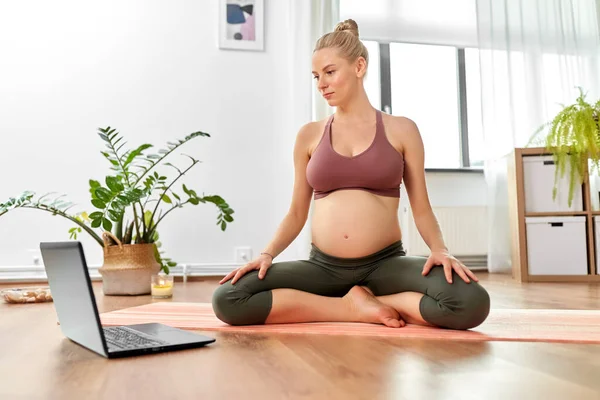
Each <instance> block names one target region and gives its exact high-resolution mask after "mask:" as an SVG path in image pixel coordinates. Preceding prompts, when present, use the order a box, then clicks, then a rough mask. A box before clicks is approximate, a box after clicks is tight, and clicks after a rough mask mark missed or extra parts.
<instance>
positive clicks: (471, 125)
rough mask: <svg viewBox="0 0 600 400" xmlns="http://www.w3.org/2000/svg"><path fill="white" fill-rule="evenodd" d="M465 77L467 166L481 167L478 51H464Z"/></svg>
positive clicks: (481, 141)
mask: <svg viewBox="0 0 600 400" xmlns="http://www.w3.org/2000/svg"><path fill="white" fill-rule="evenodd" d="M465 77H466V79H465V81H466V82H465V83H466V99H467V105H466V108H467V132H468V135H467V136H468V140H469V165H470V166H471V167H483V159H484V151H485V150H484V144H483V118H482V116H481V80H480V74H479V50H478V49H465Z"/></svg>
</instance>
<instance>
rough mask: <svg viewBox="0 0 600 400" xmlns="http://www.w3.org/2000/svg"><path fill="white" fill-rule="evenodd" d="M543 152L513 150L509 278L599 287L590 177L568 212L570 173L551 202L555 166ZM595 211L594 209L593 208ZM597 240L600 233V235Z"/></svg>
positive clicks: (536, 149) (510, 195)
mask: <svg viewBox="0 0 600 400" xmlns="http://www.w3.org/2000/svg"><path fill="white" fill-rule="evenodd" d="M552 160H553V158H552V154H551V153H550V152H549V151H548V150H546V149H545V148H516V149H515V150H514V153H513V155H512V157H510V160H509V170H508V189H509V213H510V223H511V251H512V272H513V277H514V278H515V279H517V280H520V281H521V282H590V281H598V282H600V275H599V272H598V271H599V270H600V269H599V268H598V266H597V265H596V264H597V263H596V259H599V260H598V264H600V257H598V254H599V251H598V249H599V248H600V238H599V240H596V239H595V235H594V234H595V231H596V230H595V229H594V228H595V226H596V225H595V223H594V221H595V216H596V215H597V216H599V218H598V224H599V225H598V226H599V227H600V211H597V210H596V211H594V208H593V207H592V202H591V197H590V179H589V178H590V177H589V176H588V175H586V176H585V177H584V182H583V184H582V185H581V186H577V187H576V190H575V194H574V198H573V201H572V204H571V206H570V207H569V206H568V202H567V197H568V186H569V180H568V179H569V173H568V171H567V172H566V174H565V176H564V177H563V179H562V180H561V181H559V184H558V193H557V198H556V200H553V199H552V189H553V187H554V174H555V168H556V166H555V165H554V163H553V161H552ZM596 209H597V208H596ZM599 234H600V232H599Z"/></svg>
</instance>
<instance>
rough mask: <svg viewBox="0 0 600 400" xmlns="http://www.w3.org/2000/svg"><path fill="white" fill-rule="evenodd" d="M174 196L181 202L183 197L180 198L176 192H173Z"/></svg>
mask: <svg viewBox="0 0 600 400" xmlns="http://www.w3.org/2000/svg"><path fill="white" fill-rule="evenodd" d="M171 193H172V194H173V197H175V198H176V199H177V201H180V200H181V197H179V195H178V194H177V193H175V192H171Z"/></svg>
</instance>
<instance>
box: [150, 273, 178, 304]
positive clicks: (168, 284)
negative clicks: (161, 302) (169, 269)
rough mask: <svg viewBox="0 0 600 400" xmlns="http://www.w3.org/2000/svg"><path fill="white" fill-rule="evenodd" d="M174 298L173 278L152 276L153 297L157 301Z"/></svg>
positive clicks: (170, 276) (169, 276)
mask: <svg viewBox="0 0 600 400" xmlns="http://www.w3.org/2000/svg"><path fill="white" fill-rule="evenodd" d="M172 296H173V276H172V275H153V276H152V297H153V298H156V299H167V298H170V297H172Z"/></svg>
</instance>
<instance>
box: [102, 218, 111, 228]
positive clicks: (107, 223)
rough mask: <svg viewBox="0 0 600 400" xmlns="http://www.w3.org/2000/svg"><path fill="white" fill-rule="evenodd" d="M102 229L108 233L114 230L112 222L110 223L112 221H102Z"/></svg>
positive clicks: (105, 219)
mask: <svg viewBox="0 0 600 400" xmlns="http://www.w3.org/2000/svg"><path fill="white" fill-rule="evenodd" d="M102 227H103V228H104V229H105V230H107V231H110V230H111V229H112V222H110V220H109V219H107V218H104V219H103V220H102Z"/></svg>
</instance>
